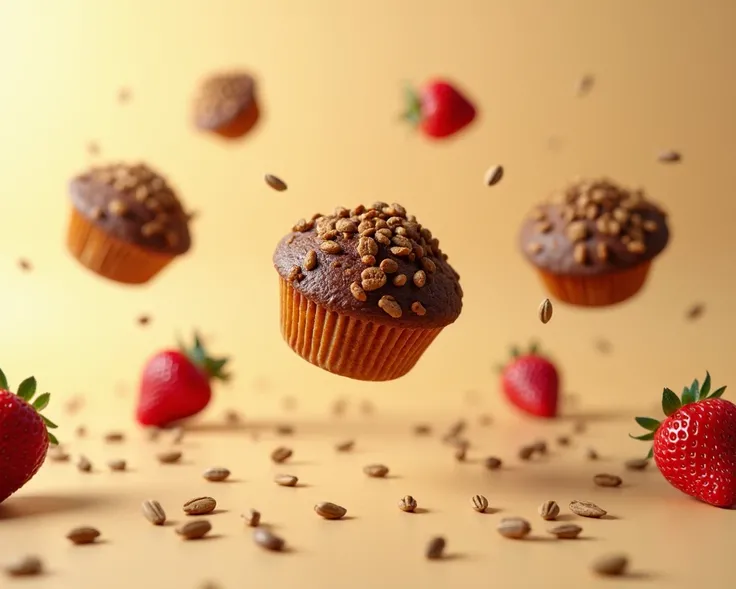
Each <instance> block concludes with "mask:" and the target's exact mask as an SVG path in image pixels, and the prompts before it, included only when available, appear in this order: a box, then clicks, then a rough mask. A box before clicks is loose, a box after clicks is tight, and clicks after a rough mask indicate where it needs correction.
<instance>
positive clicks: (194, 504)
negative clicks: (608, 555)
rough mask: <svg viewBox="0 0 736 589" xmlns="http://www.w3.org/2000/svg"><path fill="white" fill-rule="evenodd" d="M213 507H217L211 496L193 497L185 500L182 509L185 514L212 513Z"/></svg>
mask: <svg viewBox="0 0 736 589" xmlns="http://www.w3.org/2000/svg"><path fill="white" fill-rule="evenodd" d="M215 507H217V501H215V500H214V499H213V498H212V497H195V498H194V499H190V500H189V501H187V502H186V503H185V504H184V505H183V506H182V509H184V513H186V514H187V515H205V514H207V513H212V512H213V511H214V510H215Z"/></svg>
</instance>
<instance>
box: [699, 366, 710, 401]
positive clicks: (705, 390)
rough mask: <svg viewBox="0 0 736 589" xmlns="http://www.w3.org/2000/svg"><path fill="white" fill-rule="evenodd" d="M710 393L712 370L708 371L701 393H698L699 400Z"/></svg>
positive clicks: (705, 397)
mask: <svg viewBox="0 0 736 589" xmlns="http://www.w3.org/2000/svg"><path fill="white" fill-rule="evenodd" d="M708 393H710V372H708V371H706V372H705V380H704V381H703V386H701V387H700V394H699V395H698V401H702V400H703V399H707V398H708Z"/></svg>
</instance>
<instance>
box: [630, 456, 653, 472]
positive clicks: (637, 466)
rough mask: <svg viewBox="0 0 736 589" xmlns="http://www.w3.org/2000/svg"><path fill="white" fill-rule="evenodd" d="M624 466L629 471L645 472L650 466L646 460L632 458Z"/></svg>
mask: <svg viewBox="0 0 736 589" xmlns="http://www.w3.org/2000/svg"><path fill="white" fill-rule="evenodd" d="M624 466H626V468H627V469H628V470H644V469H645V468H646V467H647V466H649V460H647V459H646V458H632V459H631V460H627V461H626V462H625V463H624Z"/></svg>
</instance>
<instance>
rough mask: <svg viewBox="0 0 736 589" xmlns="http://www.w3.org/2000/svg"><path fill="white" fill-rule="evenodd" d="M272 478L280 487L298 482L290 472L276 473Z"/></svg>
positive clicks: (290, 485) (293, 485) (292, 485)
mask: <svg viewBox="0 0 736 589" xmlns="http://www.w3.org/2000/svg"><path fill="white" fill-rule="evenodd" d="M273 480H274V482H275V483H276V484H277V485H281V486H282V487H295V486H296V484H297V483H298V482H299V479H298V478H297V477H295V476H294V475H290V474H277V475H276V476H275V477H274V479H273Z"/></svg>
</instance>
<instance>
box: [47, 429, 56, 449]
mask: <svg viewBox="0 0 736 589" xmlns="http://www.w3.org/2000/svg"><path fill="white" fill-rule="evenodd" d="M46 433H47V434H48V436H49V442H50V443H51V445H52V446H58V445H59V440H57V439H56V436H55V435H54V434H52V433H51V432H46Z"/></svg>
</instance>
